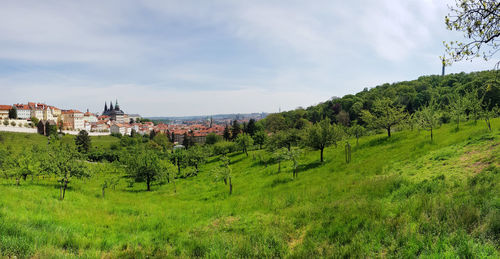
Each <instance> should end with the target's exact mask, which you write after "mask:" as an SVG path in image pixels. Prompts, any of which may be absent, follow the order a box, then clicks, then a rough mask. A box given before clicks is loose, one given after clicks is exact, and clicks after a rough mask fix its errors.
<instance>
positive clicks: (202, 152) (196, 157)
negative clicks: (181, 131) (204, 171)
mask: <svg viewBox="0 0 500 259" xmlns="http://www.w3.org/2000/svg"><path fill="white" fill-rule="evenodd" d="M207 156H208V151H207V150H206V149H205V148H203V147H201V146H199V145H194V146H193V147H191V149H189V150H188V151H187V156H186V159H187V161H188V164H189V165H190V166H194V168H195V169H196V174H198V172H199V170H198V167H199V166H200V165H202V164H204V163H205V162H206V161H207Z"/></svg>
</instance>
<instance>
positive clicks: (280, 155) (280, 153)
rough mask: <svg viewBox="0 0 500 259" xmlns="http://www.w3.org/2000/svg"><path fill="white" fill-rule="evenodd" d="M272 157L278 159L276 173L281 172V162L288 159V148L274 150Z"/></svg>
mask: <svg viewBox="0 0 500 259" xmlns="http://www.w3.org/2000/svg"><path fill="white" fill-rule="evenodd" d="M272 157H273V159H274V160H275V161H278V173H281V162H282V161H284V160H287V159H288V149H286V148H285V147H282V148H278V149H276V150H274V152H273V155H272Z"/></svg>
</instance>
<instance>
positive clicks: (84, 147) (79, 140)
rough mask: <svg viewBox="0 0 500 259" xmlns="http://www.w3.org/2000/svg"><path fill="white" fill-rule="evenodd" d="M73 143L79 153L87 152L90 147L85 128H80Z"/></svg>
mask: <svg viewBox="0 0 500 259" xmlns="http://www.w3.org/2000/svg"><path fill="white" fill-rule="evenodd" d="M75 145H76V148H77V150H78V152H80V153H88V152H89V150H90V147H91V140H90V137H89V133H88V132H87V131H86V130H81V131H80V132H78V135H77V136H76V138H75Z"/></svg>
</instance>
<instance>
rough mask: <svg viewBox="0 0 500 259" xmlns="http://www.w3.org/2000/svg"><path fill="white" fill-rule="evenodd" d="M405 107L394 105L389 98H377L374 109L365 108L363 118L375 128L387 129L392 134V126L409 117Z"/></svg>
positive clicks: (388, 133) (388, 134)
mask: <svg viewBox="0 0 500 259" xmlns="http://www.w3.org/2000/svg"><path fill="white" fill-rule="evenodd" d="M407 116H408V115H407V113H406V112H405V111H404V107H402V106H397V105H394V104H393V102H392V101H391V100H390V99H389V98H381V99H377V100H375V102H374V103H373V107H372V111H371V112H370V111H368V110H363V111H362V112H361V119H362V120H363V121H364V122H366V123H367V124H368V126H369V127H371V128H373V129H386V130H387V136H388V137H390V136H391V128H392V127H394V126H397V125H399V124H400V123H401V122H403V121H404V120H405V119H406V118H407Z"/></svg>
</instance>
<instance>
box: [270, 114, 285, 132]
mask: <svg viewBox="0 0 500 259" xmlns="http://www.w3.org/2000/svg"><path fill="white" fill-rule="evenodd" d="M265 125H266V129H267V130H268V131H270V132H278V131H280V130H284V129H286V121H285V118H284V117H283V115H281V114H280V113H273V114H269V115H268V116H267V117H266V119H265Z"/></svg>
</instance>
